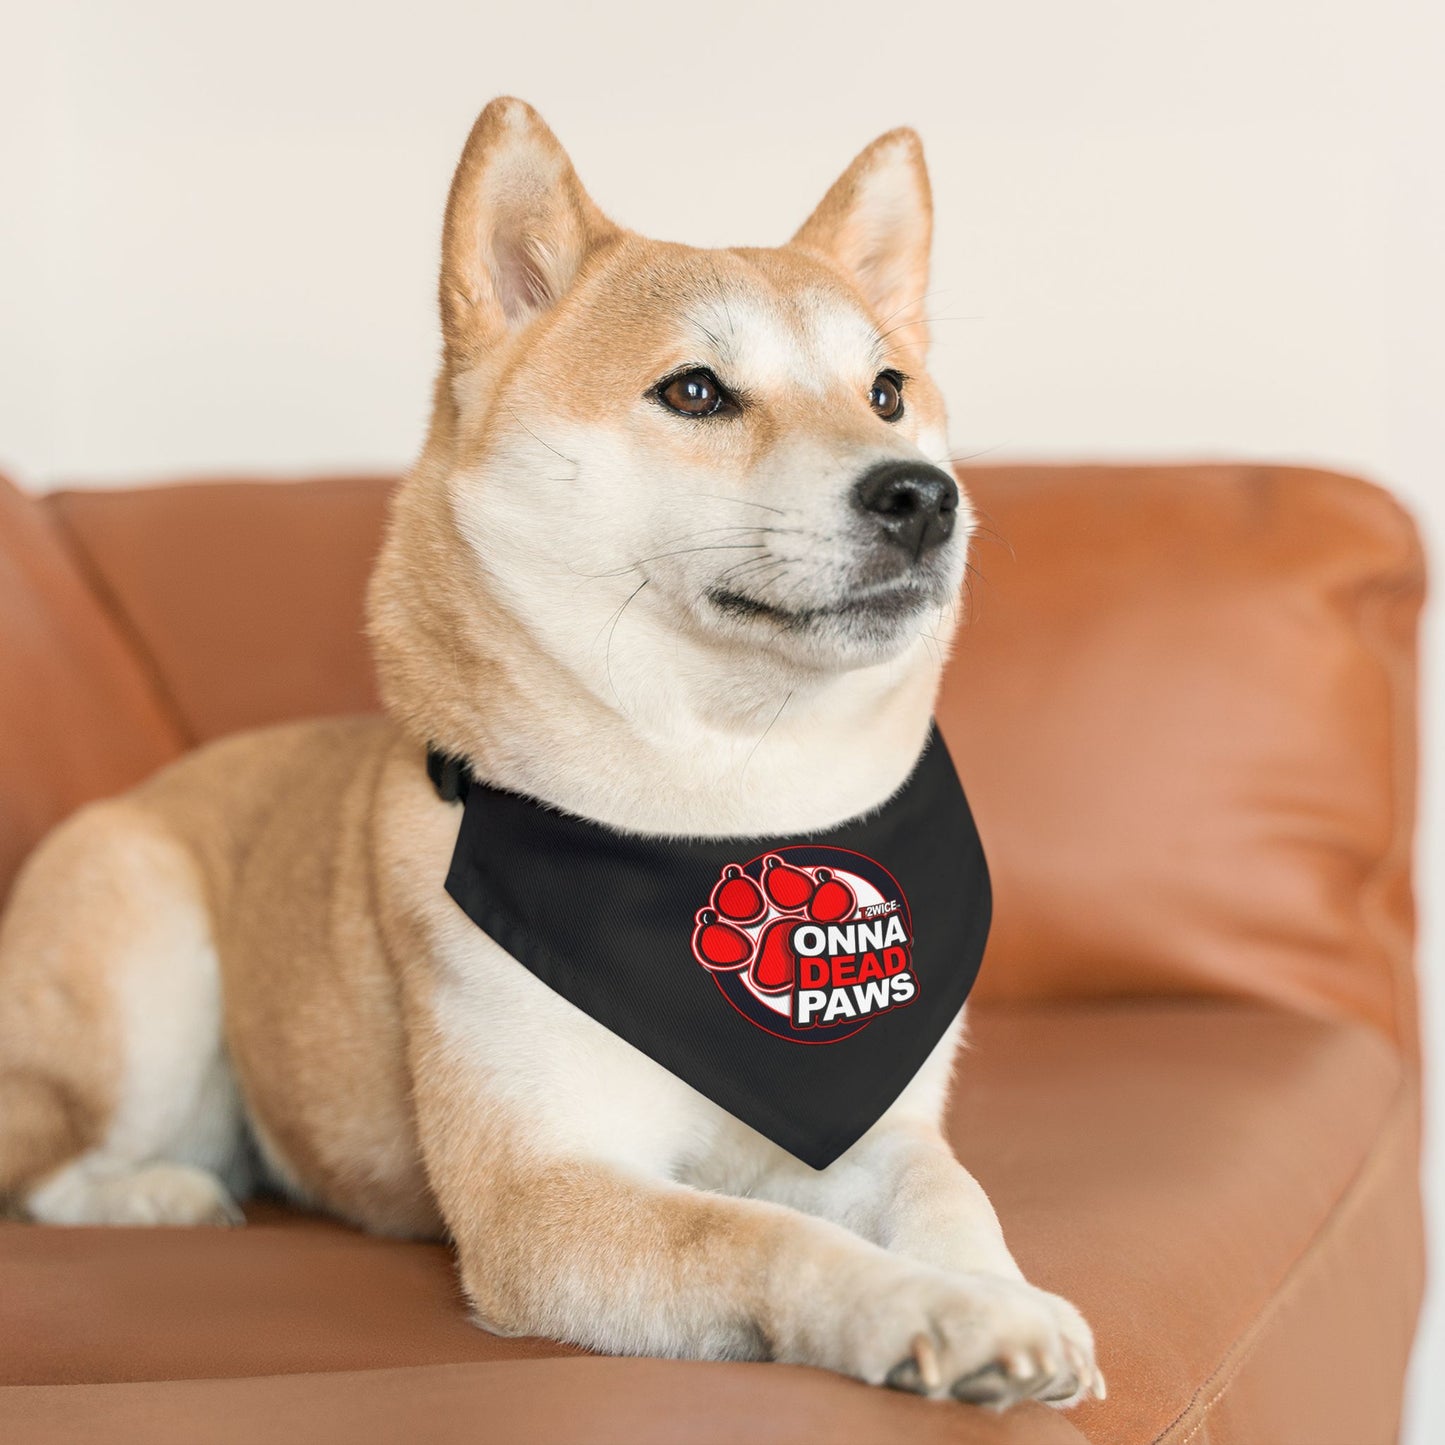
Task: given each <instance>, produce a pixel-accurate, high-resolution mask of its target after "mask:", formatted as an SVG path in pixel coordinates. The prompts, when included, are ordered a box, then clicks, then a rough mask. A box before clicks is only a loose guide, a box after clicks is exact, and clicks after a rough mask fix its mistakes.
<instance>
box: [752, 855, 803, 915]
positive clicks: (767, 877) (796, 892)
mask: <svg viewBox="0 0 1445 1445" xmlns="http://www.w3.org/2000/svg"><path fill="white" fill-rule="evenodd" d="M763 891H764V892H765V893H766V894H767V895H768V897H769V899H771V900H772V904H773V906H774V907H775V908H781V909H784V910H785V911H786V912H789V913H792V912H794V911H795V910H797V909H799V908H802V907H803V906H804V905H805V904H806V903H807V902H808V900H809V899H810V898H811V897H812V896H813V880H812V878H811V877H809V875H808V874H807V873H805V872H804V871H803V870H802V869H801V868H794V867H792V866H791V865H790V864H787V863H784V862H783V860H782V859H781V858H776V857H773V856H772V855H771V854H770V855H769V856H768V857H767V858H765V859H764V860H763Z"/></svg>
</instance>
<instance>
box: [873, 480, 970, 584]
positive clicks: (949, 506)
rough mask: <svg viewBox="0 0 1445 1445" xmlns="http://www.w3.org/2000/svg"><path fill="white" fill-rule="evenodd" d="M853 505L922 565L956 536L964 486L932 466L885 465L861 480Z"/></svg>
mask: <svg viewBox="0 0 1445 1445" xmlns="http://www.w3.org/2000/svg"><path fill="white" fill-rule="evenodd" d="M853 501H854V503H855V504H856V505H857V507H858V509H859V510H860V511H862V512H866V513H867V514H868V515H869V516H870V517H873V518H875V519H876V520H877V522H878V525H879V526H880V527H881V528H882V529H883V533H884V535H885V536H886V537H887V538H888V539H889V541H891V542H896V543H897V544H898V545H899V546H900V547H902V548H903V549H904V550H905V551H906V552H908V553H909V554H910V555H911V556H912V557H913V559H914V561H915V562H916V561H917V560H918V559H919V558H920V557H921V556H922V555H923V554H924V553H925V552H926V551H928V549H929V548H930V547H936V546H938V544H939V543H940V542H946V541H947V540H948V538H949V537H951V536H952V535H953V524H954V521H955V519H956V518H957V516H958V483H957V482H955V481H954V480H953V478H952V477H951V476H949V474H948V473H947V472H945V471H943V470H942V469H941V468H939V467H931V466H929V465H928V464H927V463H926V462H906V461H897V462H879V463H878V465H877V466H874V467H869V468H868V470H867V471H866V472H864V473H863V475H862V476H861V477H859V478H858V484H857V485H856V486H855V487H854V488H853Z"/></svg>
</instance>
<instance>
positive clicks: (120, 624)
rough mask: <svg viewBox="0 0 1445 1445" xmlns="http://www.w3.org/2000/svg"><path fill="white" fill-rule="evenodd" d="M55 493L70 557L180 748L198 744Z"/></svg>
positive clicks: (53, 510)
mask: <svg viewBox="0 0 1445 1445" xmlns="http://www.w3.org/2000/svg"><path fill="white" fill-rule="evenodd" d="M54 495H55V494H53V493H52V495H51V496H50V497H49V498H47V499H46V501H47V506H46V509H45V510H46V512H47V513H48V515H49V517H50V519H51V521H52V522H53V524H54V526H55V530H56V531H57V532H58V533H59V534H60V537H61V540H62V541H63V542H64V543H65V546H66V550H67V551H68V552H69V553H70V556H71V560H72V561H73V562H74V563H75V566H76V570H77V571H78V572H79V573H80V574H81V577H82V578H83V579H84V581H85V585H86V586H87V587H88V588H89V589H90V592H91V595H92V596H93V597H94V598H95V600H96V602H97V603H99V604H100V607H101V609H102V610H103V611H104V613H105V615H106V616H107V617H108V618H109V619H110V620H111V622H112V624H113V625H114V626H115V629H116V631H117V632H119V633H120V637H121V641H122V642H124V643H125V646H126V648H127V649H128V650H129V652H130V654H131V656H132V657H133V658H134V660H135V662H136V665H137V666H138V667H139V668H140V670H141V672H142V673H143V674H144V675H145V679H146V681H147V683H148V684H149V685H150V689H151V691H152V693H154V695H155V698H156V701H157V702H158V703H159V705H160V708H161V711H162V712H163V713H165V715H166V720H167V721H168V722H169V723H170V724H171V726H172V727H173V728H174V729H175V731H176V734H177V736H178V738H179V740H180V743H181V751H182V752H188V751H189V750H190V749H192V748H194V747H195V746H196V745H197V742H198V741H199V739H198V738H197V736H196V733H195V730H194V728H192V727H191V725H190V723H189V722H188V721H187V720H186V715H185V713H184V712H183V711H182V710H181V705H180V703H179V701H178V700H177V699H176V696H175V694H174V693H173V692H172V691H171V688H170V685H169V684H168V683H167V682H166V678H165V673H164V672H163V671H162V670H161V666H160V663H159V662H158V661H157V660H156V656H155V654H154V653H153V652H152V651H151V649H150V647H149V646H148V645H147V643H146V641H145V638H144V635H143V634H142V633H141V630H140V628H139V627H138V626H137V624H136V621H135V619H134V618H133V617H132V616H131V614H130V613H129V611H128V610H127V609H126V607H125V606H124V604H123V603H122V602H121V600H120V598H119V596H118V595H117V594H116V591H115V589H114V588H113V587H112V586H111V585H110V583H109V582H107V581H106V578H105V574H104V573H103V572H102V571H101V569H100V566H99V564H98V563H97V562H96V560H95V558H94V556H93V555H92V553H91V552H90V549H89V548H88V547H86V545H85V543H84V542H83V541H82V540H81V538H80V534H79V533H78V532H77V531H76V530H75V528H74V527H72V526H71V524H70V521H69V519H68V518H67V517H66V515H65V512H64V510H63V509H62V508H61V507H58V506H56V505H55V502H54Z"/></svg>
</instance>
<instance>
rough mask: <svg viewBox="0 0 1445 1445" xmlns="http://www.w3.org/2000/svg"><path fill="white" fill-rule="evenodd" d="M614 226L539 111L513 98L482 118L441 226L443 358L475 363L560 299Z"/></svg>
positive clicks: (462, 365) (499, 101)
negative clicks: (579, 177)
mask: <svg viewBox="0 0 1445 1445" xmlns="http://www.w3.org/2000/svg"><path fill="white" fill-rule="evenodd" d="M617 234H618V230H617V228H616V227H615V226H614V225H613V224H612V223H611V222H610V221H609V220H607V218H606V217H605V216H604V215H603V214H602V212H601V211H599V210H598V209H597V207H596V206H595V205H594V204H593V203H592V200H591V198H590V197H589V196H588V195H587V193H586V191H584V190H583V189H582V183H581V182H580V181H579V180H578V179H577V173H576V171H574V170H573V169H572V162H571V161H570V160H568V158H567V152H566V151H564V150H563V149H562V146H561V144H560V143H559V142H558V140H557V137H556V136H554V135H553V134H552V132H551V131H550V130H549V129H548V128H547V125H546V123H545V122H544V121H543V120H542V118H541V116H539V115H538V114H537V112H536V111H535V110H533V109H532V107H531V106H530V105H528V104H527V103H526V102H525V101H521V100H514V99H512V98H511V97H509V96H504V97H501V98H500V99H497V100H494V101H492V103H491V104H490V105H488V106H487V108H486V109H485V110H484V111H483V112H482V113H481V115H479V116H478V117H477V123H476V124H475V125H474V126H473V127H472V133H471V135H469V136H468V137H467V144H466V147H465V149H464V150H463V151H462V158H461V160H460V161H459V162H458V163H457V171H456V175H455V176H453V177H452V188H451V193H450V195H449V196H448V197H447V215H446V224H445V227H444V228H443V232H442V272H441V315H442V337H443V340H444V342H445V344H446V352H447V359H448V361H449V363H451V364H452V365H453V366H455V367H457V368H465V367H468V366H471V365H473V364H474V363H475V362H476V361H478V360H479V359H480V358H481V357H482V356H484V355H485V354H486V352H487V351H489V350H491V349H492V348H494V347H495V346H496V345H497V344H498V343H499V342H501V341H503V340H504V339H505V338H506V337H507V335H508V334H509V333H511V332H513V331H516V330H517V329H519V328H520V327H523V326H525V325H526V324H527V323H528V322H529V321H530V320H531V319H532V318H533V317H534V316H537V315H539V314H540V313H541V312H543V311H546V310H547V309H548V308H549V307H551V306H553V305H555V304H556V303H557V301H558V300H560V299H561V297H562V295H563V293H564V292H565V291H566V290H567V288H568V287H569V286H570V285H571V284H572V282H573V281H574V280H575V279H576V277H577V273H578V272H579V271H580V270H581V269H582V263H583V261H584V260H585V259H586V258H587V255H588V253H589V252H590V251H592V250H593V249H594V248H595V247H597V246H598V245H601V244H602V243H603V242H604V241H607V240H609V239H611V238H612V237H614V236H616V235H617Z"/></svg>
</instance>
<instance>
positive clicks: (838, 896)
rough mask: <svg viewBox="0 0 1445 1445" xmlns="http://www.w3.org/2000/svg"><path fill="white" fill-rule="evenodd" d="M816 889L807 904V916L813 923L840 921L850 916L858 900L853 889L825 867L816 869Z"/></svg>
mask: <svg viewBox="0 0 1445 1445" xmlns="http://www.w3.org/2000/svg"><path fill="white" fill-rule="evenodd" d="M815 876H816V877H817V879H818V891H817V892H816V893H815V894H813V897H812V900H811V901H810V902H809V904H808V917H809V918H811V919H812V920H813V922H814V923H841V922H842V921H843V919H845V918H849V917H851V916H852V913H853V909H854V908H855V907H856V906H857V903H858V900H857V899H856V898H854V897H853V890H852V889H851V888H850V887H849V886H848V885H847V884H846V883H844V882H843V881H842V879H840V878H835V877H834V876H833V874H832V872H831V871H830V870H829V869H827V868H819V869H817V870H816V874H815Z"/></svg>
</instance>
